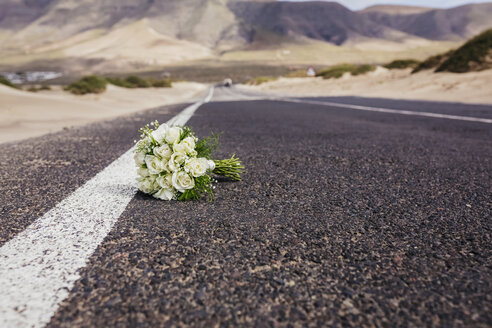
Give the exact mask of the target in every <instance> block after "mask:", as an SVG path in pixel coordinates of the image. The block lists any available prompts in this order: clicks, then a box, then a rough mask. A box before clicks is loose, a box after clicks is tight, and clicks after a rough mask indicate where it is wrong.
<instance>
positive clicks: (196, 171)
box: [185, 157, 209, 178]
mask: <svg viewBox="0 0 492 328" xmlns="http://www.w3.org/2000/svg"><path fill="white" fill-rule="evenodd" d="M208 168H209V165H208V160H207V159H206V158H203V157H202V158H192V159H190V160H189V161H187V163H186V165H185V170H187V171H188V172H189V173H190V174H191V175H192V176H194V177H195V178H198V177H201V176H202V175H204V174H205V173H207V170H208Z"/></svg>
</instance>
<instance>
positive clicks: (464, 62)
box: [436, 29, 492, 73]
mask: <svg viewBox="0 0 492 328" xmlns="http://www.w3.org/2000/svg"><path fill="white" fill-rule="evenodd" d="M490 68H492V29H489V30H487V31H485V32H483V33H481V34H479V35H477V36H476V37H474V38H473V39H471V40H470V41H468V42H467V43H465V44H464V45H463V46H462V47H460V48H459V49H457V50H456V51H453V52H452V53H451V54H450V56H449V58H448V59H446V60H445V61H444V62H443V63H442V64H441V65H440V66H439V67H438V68H437V70H436V72H453V73H466V72H472V71H483V70H486V69H490Z"/></svg>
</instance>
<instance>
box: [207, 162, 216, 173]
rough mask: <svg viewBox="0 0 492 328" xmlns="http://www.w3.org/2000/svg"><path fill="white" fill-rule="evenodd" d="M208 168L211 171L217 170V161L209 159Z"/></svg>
mask: <svg viewBox="0 0 492 328" xmlns="http://www.w3.org/2000/svg"><path fill="white" fill-rule="evenodd" d="M208 169H209V170H210V171H213V170H215V162H214V161H212V160H209V161H208Z"/></svg>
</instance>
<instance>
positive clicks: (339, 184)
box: [0, 88, 492, 327]
mask: <svg viewBox="0 0 492 328" xmlns="http://www.w3.org/2000/svg"><path fill="white" fill-rule="evenodd" d="M237 99H239V100H241V101H233V100H237ZM188 105H190V104H183V105H175V106H167V107H162V108H156V109H152V110H149V111H146V112H142V113H139V114H135V115H133V116H127V117H123V118H119V119H115V120H111V121H105V122H102V123H96V124H91V125H88V126H85V127H79V128H71V129H68V130H66V131H63V132H59V133H55V134H51V135H46V136H43V137H40V138H34V139H29V140H26V141H22V142H15V143H7V144H2V145H0V165H1V170H0V267H1V266H2V265H3V262H6V261H10V262H8V263H14V265H15V259H17V258H23V257H25V258H29V257H28V256H27V255H26V254H21V253H26V252H30V251H33V252H34V251H36V247H48V248H49V243H50V240H51V238H52V237H53V238H55V237H56V236H54V235H53V236H51V235H50V233H49V232H45V231H44V230H43V229H44V228H43V226H41V225H39V224H38V223H37V222H39V220H40V218H46V217H49V215H50V213H52V212H50V211H53V209H54V208H58V207H59V206H60V204H62V205H63V204H64V203H63V202H62V201H64V200H65V202H66V200H67V198H68V197H69V196H70V195H73V193H74V192H78V191H80V190H81V189H82V188H84V186H85V184H86V183H87V182H88V181H89V182H90V181H95V180H94V177H95V176H96V175H97V174H98V173H99V172H101V171H103V170H105V168H107V167H108V166H109V165H110V164H111V163H112V162H113V161H115V160H116V159H118V158H119V157H120V156H122V155H123V154H124V153H125V152H127V151H128V150H129V148H130V147H131V146H132V145H133V140H134V139H138V136H139V135H138V132H137V130H138V128H140V127H141V126H143V125H144V124H146V123H148V122H150V121H153V120H155V119H157V120H159V121H160V122H166V121H168V120H169V119H171V118H172V117H174V116H175V115H177V114H178V113H179V112H180V111H182V110H183V109H184V108H186V107H187V106H188ZM378 109H379V110H378ZM381 109H382V110H381ZM422 113H424V115H422ZM429 113H430V114H438V115H437V116H436V115H427V114H429ZM489 121H490V122H489ZM187 124H188V125H191V126H192V127H193V129H194V130H195V132H196V133H197V135H198V136H206V135H208V134H209V133H210V132H211V131H215V132H223V135H222V138H221V148H220V149H219V151H218V152H217V154H216V155H217V157H218V158H221V157H225V156H229V155H231V154H233V153H235V154H236V155H237V156H238V157H240V158H241V159H242V161H243V162H244V164H245V166H246V167H247V171H246V173H245V174H244V179H243V181H242V182H228V181H221V182H219V183H218V185H217V188H216V190H215V191H216V200H215V202H213V203H209V202H206V201H197V202H184V203H178V202H161V201H156V200H154V199H153V198H151V197H148V196H146V195H143V194H141V193H137V194H136V195H135V196H134V197H133V194H130V198H129V203H128V204H127V205H126V203H125V206H123V210H122V212H121V214H117V215H116V217H115V218H114V222H113V221H111V222H113V223H111V224H109V223H107V222H104V218H105V217H106V216H105V215H106V214H104V213H102V212H103V211H102V210H101V212H97V211H96V212H94V213H93V212H88V213H85V212H84V213H83V217H86V216H87V217H90V218H95V219H97V220H100V222H99V221H97V223H96V225H95V226H94V227H95V228H93V231H90V233H89V234H88V237H87V238H91V236H92V235H98V236H99V237H100V238H101V240H100V242H99V241H98V242H97V243H95V246H94V247H95V249H94V251H93V252H92V251H90V252H89V253H87V260H85V259H84V258H83V256H82V255H81V254H83V252H84V250H83V249H84V245H76V246H77V247H79V246H80V249H81V251H80V253H77V252H75V251H74V252H72V251H71V250H70V251H69V250H68V249H69V248H70V247H72V246H73V245H67V247H68V246H70V247H68V248H67V250H64V249H59V250H57V249H49V250H48V249H47V250H40V249H38V251H40V252H41V254H42V256H39V257H37V258H35V259H33V260H32V263H31V262H30V263H29V265H27V266H23V268H21V269H23V270H27V271H31V270H38V269H39V268H40V267H41V268H43V269H42V272H43V274H44V272H51V271H50V270H61V271H60V272H61V273H60V276H59V277H58V278H56V277H55V278H53V277H54V276H49V275H48V273H46V277H44V278H43V279H45V280H46V279H48V281H49V279H54V280H53V282H54V284H53V285H56V284H55V282H56V283H58V282H59V281H58V280H60V281H62V285H63V284H64V283H66V281H72V283H66V286H63V287H60V288H58V287H57V288H55V289H56V290H53V291H51V290H50V289H49V288H45V287H44V286H42V288H41V287H39V288H37V287H36V285H35V284H34V287H29V289H30V290H32V292H30V293H28V295H21V292H19V295H14V294H12V293H15V291H16V289H15V288H19V290H21V289H22V286H21V285H22V284H29V283H30V282H29V281H23V276H22V275H17V276H12V272H14V271H13V270H3V271H2V269H0V282H3V283H4V286H0V326H2V327H6V326H8V325H9V324H12V323H17V324H19V325H20V326H28V325H29V326H30V325H33V326H38V327H42V326H45V325H46V326H47V327H92V326H94V327H149V326H198V327H213V326H218V325H220V326H231V327H235V326H251V327H304V326H312V327H324V326H388V327H393V326H414V327H423V326H436V327H442V326H449V327H450V326H476V327H480V326H482V327H486V326H491V325H492V286H491V284H492V217H491V209H492V107H491V106H479V105H463V104H453V103H437V102H421V101H419V102H414V101H398V100H383V99H366V98H356V97H339V98H317V99H310V98H306V99H285V98H282V99H279V98H277V99H273V98H267V99H262V97H261V96H259V95H252V94H247V93H244V92H241V91H238V90H236V89H234V88H232V89H224V88H217V89H216V90H215V95H214V97H213V99H212V101H211V102H209V103H204V104H201V106H200V107H199V108H198V109H197V110H196V112H195V113H194V114H193V116H192V117H191V119H190V120H189V121H188V123H187ZM129 174H130V173H129ZM130 175H131V174H130ZM96 185H97V184H96ZM118 190H119V189H117V188H116V189H108V190H107V192H106V193H107V194H108V195H109V193H115V192H118ZM89 196H90V195H89ZM122 197H123V191H122ZM103 198H104V197H103ZM108 199H110V198H109V197H108ZM107 203H111V202H109V201H107ZM65 205H66V204H65ZM89 205H90V204H89ZM111 205H112V204H109V205H108V207H111ZM67 206H68V205H67ZM76 210H77V209H74V211H76ZM79 210H80V209H79ZM86 212H87V211H86ZM74 213H75V212H74ZM77 213H78V212H77ZM78 217H79V216H77V217H74V218H69V219H70V220H75V221H74V222H76V220H77V218H78ZM63 219H65V218H63ZM84 224H85V222H79V223H76V225H80V226H83V225H84ZM48 225H51V226H53V227H55V228H56V226H57V221H56V220H52V221H50V222H49V224H48ZM99 227H101V229H99ZM103 227H105V229H107V233H106V232H104V233H103V232H102V231H103V230H104V229H102V228H103ZM26 231H27V232H26ZM35 233H39V234H42V233H44V234H46V236H44V237H43V240H41V241H39V244H38V241H37V240H36V239H33V240H35V242H30V243H31V244H32V245H30V246H29V247H30V248H29V247H27V248H26V249H27V251H23V252H20V251H19V249H17V250H16V249H15V247H18V246H16V245H23V243H24V244H25V243H26V242H25V240H27V239H26V238H30V237H29V236H31V235H32V234H35ZM65 237H66V236H62V238H65ZM78 237H79V236H74V237H73V238H75V239H76V238H78ZM57 238H58V237H57ZM67 238H68V237H67ZM70 238H71V237H70ZM67 240H68V242H70V240H72V239H67ZM38 245H39V246H38ZM46 245H48V246H46ZM14 246H15V247H14ZM19 247H20V246H19ZM57 247H58V246H57ZM70 249H71V248H70ZM76 249H78V248H76ZM58 251H59V253H58ZM16 252H17V253H16ZM62 253H63V254H69V255H70V256H73V257H74V262H75V260H76V258H77V257H78V259H79V260H83V261H82V263H84V264H83V265H82V267H80V269H77V271H76V275H75V276H71V275H70V270H69V268H75V267H73V266H72V265H73V263H72V261H70V259H69V260H68V261H66V262H63V263H57V264H56V265H55V267H56V268H54V266H53V265H49V266H48V267H43V263H46V261H50V260H51V261H53V260H55V261H56V260H57V258H58V256H60V258H61V255H59V254H62ZM2 256H3V257H2ZM85 261H86V262H85ZM31 265H32V268H31V267H30V266H31ZM63 270H65V271H63ZM27 271H25V272H27ZM19 272H22V271H19ZM32 272H34V271H32ZM66 276H69V277H68V278H67V277H66ZM70 277H71V278H70ZM70 279H72V280H70ZM55 280H57V281H55ZM12 281H19V286H18V287H15V288H10V292H5V291H2V290H5V289H4V287H5V288H6V287H7V283H6V282H12ZM11 285H15V284H10V285H9V286H10V287H11ZM62 285H60V286H62ZM15 286H16V285H15ZM26 286H27V285H26ZM2 293H5V294H4V295H2ZM9 293H10V294H9ZM51 293H57V295H58V296H57V297H58V298H55V297H54V296H53V297H52V295H51ZM37 295H43V297H48V298H50V297H52V298H50V299H54V300H57V301H56V302H55V303H54V304H51V305H49V306H48V305H46V304H44V303H43V304H38V303H33V304H34V305H32V304H31V305H26V304H28V303H29V302H31V300H32V299H35V298H36V297H38V296H37ZM60 295H61V296H60ZM39 297H41V296H39ZM40 299H42V298H40ZM59 301H61V303H60V304H58V303H59ZM23 302H24V303H26V304H24V303H23ZM29 304H30V303H29ZM36 306H38V308H35V307H36ZM2 311H3V312H2ZM36 311H37V312H36ZM50 311H51V312H50ZM41 312H43V313H44V314H43V315H44V317H43V315H37V314H36V313H41ZM2 323H3V324H2Z"/></svg>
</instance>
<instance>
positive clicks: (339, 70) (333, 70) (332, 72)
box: [316, 64, 357, 79]
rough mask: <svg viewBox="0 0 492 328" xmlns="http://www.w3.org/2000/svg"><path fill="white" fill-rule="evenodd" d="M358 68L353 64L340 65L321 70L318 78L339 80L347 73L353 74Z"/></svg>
mask: <svg viewBox="0 0 492 328" xmlns="http://www.w3.org/2000/svg"><path fill="white" fill-rule="evenodd" d="M356 67H357V66H355V65H353V64H340V65H336V66H332V67H329V68H326V69H324V70H321V71H319V72H318V73H317V74H316V76H321V77H323V79H339V78H341V77H342V76H343V75H344V74H345V73H351V72H352V71H353V70H355V69H356Z"/></svg>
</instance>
